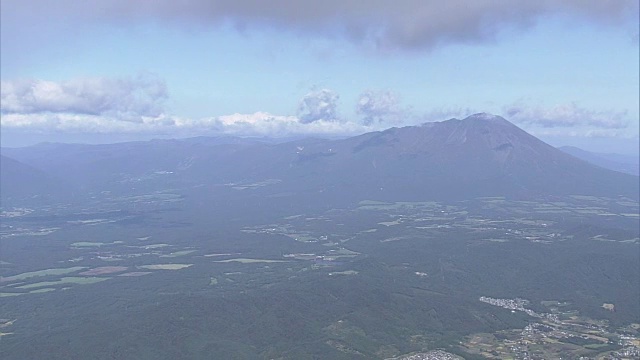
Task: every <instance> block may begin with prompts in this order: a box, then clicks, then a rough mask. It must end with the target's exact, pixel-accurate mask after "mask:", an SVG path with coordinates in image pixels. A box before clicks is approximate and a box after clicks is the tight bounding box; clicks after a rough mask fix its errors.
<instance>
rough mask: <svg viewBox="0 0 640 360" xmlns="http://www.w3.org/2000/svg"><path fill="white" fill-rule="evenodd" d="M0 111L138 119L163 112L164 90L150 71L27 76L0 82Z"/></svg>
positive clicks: (165, 93)
mask: <svg viewBox="0 0 640 360" xmlns="http://www.w3.org/2000/svg"><path fill="white" fill-rule="evenodd" d="M0 90H1V91H0V93H1V95H0V97H1V98H0V100H1V103H2V106H1V108H0V109H1V111H2V114H15V113H18V114H38V113H72V114H77V115H103V116H110V117H116V118H118V119H121V120H125V119H126V120H128V121H142V120H141V118H142V117H157V116H160V115H161V114H162V113H163V112H164V103H165V100H166V99H167V98H168V91H167V87H166V84H165V83H164V81H162V80H160V79H159V78H157V77H154V76H151V75H146V76H143V75H140V76H138V77H135V78H122V79H113V78H81V79H74V80H70V81H65V82H53V81H45V80H36V79H27V80H14V81H2V82H1V83H0Z"/></svg>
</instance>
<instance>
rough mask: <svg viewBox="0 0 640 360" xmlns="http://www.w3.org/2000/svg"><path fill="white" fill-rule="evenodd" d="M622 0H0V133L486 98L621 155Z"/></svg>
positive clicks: (537, 129) (99, 133) (321, 121)
mask: <svg viewBox="0 0 640 360" xmlns="http://www.w3.org/2000/svg"><path fill="white" fill-rule="evenodd" d="M638 4H639V2H638V1H637V0H537V1H512V0H468V1H463V0H448V1H441V0H394V1H391V0H388V1H386V0H369V1H360V0H324V1H304V0H272V1H264V0H245V1H242V0H208V1H205V0H184V1H173V0H139V1H129V0H110V1H106V0H104V1H98V0H57V1H49V0H2V2H0V6H1V9H0V10H1V15H0V16H1V18H0V40H1V42H0V80H1V102H0V116H1V118H0V120H1V121H0V130H1V140H2V146H26V145H30V144H34V143H38V142H43V141H49V142H83V143H106V142H117V141H129V140H145V139H152V138H182V137H190V136H201V135H206V136H219V135H237V136H259V137H262V136H269V137H295V136H328V137H329V136H330V137H336V136H350V135H356V134H360V133H364V132H368V131H377V130H382V129H386V128H389V127H394V126H409V125H416V124H421V123H425V122H431V121H443V120H447V119H451V118H464V117H466V116H468V115H471V114H474V113H478V112H487V113H491V114H495V115H499V116H503V117H504V118H506V119H507V120H509V121H511V122H513V123H514V124H516V125H518V126H519V127H521V128H523V129H524V130H526V131H528V132H529V133H531V134H533V135H535V136H537V137H539V138H541V139H542V140H544V141H546V142H548V143H550V144H551V145H554V146H562V145H571V146H578V147H580V148H583V149H585V150H590V151H596V152H608V153H623V154H637V153H638V142H639V140H638V134H639V123H640V120H639V119H640V115H639V108H640V104H639V100H638V99H639V98H640V93H639V92H640V90H639V89H640V83H639V79H640V74H639V70H638V68H639V65H638V64H639V62H640V59H639V49H640V47H639V44H638V43H639V39H638V38H639V31H638V28H639V19H638V12H639V9H638V7H639V5H638Z"/></svg>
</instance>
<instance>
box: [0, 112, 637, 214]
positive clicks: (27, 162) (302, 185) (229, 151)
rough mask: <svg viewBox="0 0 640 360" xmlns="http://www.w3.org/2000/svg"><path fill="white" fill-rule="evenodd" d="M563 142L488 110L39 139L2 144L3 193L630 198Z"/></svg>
mask: <svg viewBox="0 0 640 360" xmlns="http://www.w3.org/2000/svg"><path fill="white" fill-rule="evenodd" d="M563 150H564V151H561V150H558V149H556V148H554V147H552V146H550V145H548V144H546V143H544V142H542V141H540V140H539V139H537V138H535V137H534V136H532V135H530V134H528V133H526V132H525V131H523V130H521V129H520V128H518V127H517V126H515V125H513V124H512V123H510V122H508V121H507V120H505V119H503V118H501V117H498V116H493V115H489V114H476V115H472V116H470V117H468V118H465V119H463V120H458V119H451V120H447V121H442V122H436V123H428V124H424V125H421V126H409V127H402V128H391V129H388V130H385V131H380V132H372V133H367V134H363V135H360V136H355V137H351V138H347V139H341V140H323V139H303V140H295V141H290V142H285V143H270V142H265V141H263V140H256V139H241V138H234V137H220V138H202V137H201V138H193V139H185V140H153V141H148V142H130V143H118V144H108V145H77V144H74V145H70V144H40V145H35V146H30V147H25V148H3V149H2V154H3V156H4V157H3V158H2V163H3V167H2V173H3V176H2V198H3V200H5V201H6V200H8V199H12V200H16V199H17V198H22V197H24V196H25V193H27V194H42V193H43V192H45V193H55V192H57V191H58V189H60V187H59V186H51V185H50V182H52V181H54V182H55V183H56V184H58V183H59V184H64V185H65V187H66V188H70V189H73V191H72V193H73V194H74V195H75V196H77V195H79V194H80V195H81V194H85V193H89V192H100V191H113V192H119V193H127V192H128V191H133V190H132V189H136V191H142V190H147V191H154V190H159V189H166V188H168V187H170V188H183V189H186V188H188V189H190V191H192V192H197V191H205V190H203V189H211V187H212V186H219V187H223V186H229V184H231V185H234V184H235V187H236V188H243V189H248V190H249V191H251V194H252V196H265V197H269V198H275V197H290V198H297V199H301V200H300V201H310V202H314V201H315V202H324V203H340V202H345V201H357V200H362V199H380V200H396V201H397V200H414V201H415V200H429V199H438V200H441V199H467V198H472V197H478V196H507V197H518V198H526V197H540V196H553V195H567V194H584V195H604V196H627V197H630V198H633V199H638V192H639V191H638V177H637V176H632V175H629V174H623V173H620V172H617V171H611V170H608V169H604V168H603V167H599V166H595V165H593V164H590V163H587V162H585V161H583V160H580V159H578V158H577V157H576V156H572V155H570V154H568V153H567V152H570V151H571V150H569V151H568V150H567V149H566V148H565V149H563ZM577 156H579V155H577ZM581 157H583V158H584V156H581ZM9 158H11V159H13V160H11V159H9ZM53 179H55V180H53ZM18 183H19V184H21V185H20V189H19V191H18V190H16V188H17V187H16V185H17V184H18ZM25 189H28V190H25ZM43 189H44V190H43ZM198 189H201V190H198ZM302 199H303V200H302Z"/></svg>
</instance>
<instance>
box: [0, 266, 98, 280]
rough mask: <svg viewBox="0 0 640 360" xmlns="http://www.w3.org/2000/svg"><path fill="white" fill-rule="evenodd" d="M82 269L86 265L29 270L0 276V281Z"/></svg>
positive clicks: (66, 272) (63, 273) (60, 273)
mask: <svg viewBox="0 0 640 360" xmlns="http://www.w3.org/2000/svg"><path fill="white" fill-rule="evenodd" d="M82 269H86V267H84V266H74V267H70V268H57V269H45V270H38V271H31V272H26V273H22V274H18V275H13V276H7V277H0V282H9V281H19V280H25V279H29V278H32V277H39V276H51V275H54V276H55V275H66V274H69V273H72V272H76V271H80V270H82Z"/></svg>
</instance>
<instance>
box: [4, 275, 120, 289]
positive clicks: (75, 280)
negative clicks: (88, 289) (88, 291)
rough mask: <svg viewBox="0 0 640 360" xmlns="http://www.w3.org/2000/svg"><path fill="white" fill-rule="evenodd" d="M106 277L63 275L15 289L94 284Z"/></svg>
mask: <svg viewBox="0 0 640 360" xmlns="http://www.w3.org/2000/svg"><path fill="white" fill-rule="evenodd" d="M109 279H110V278H107V277H104V278H102V277H77V276H70V277H63V278H62V279H60V280H55V281H43V282H38V283H33V284H27V285H22V286H17V287H16V288H17V289H33V288H41V287H49V286H57V285H62V284H76V285H87V284H95V283H98V282H101V281H105V280H109Z"/></svg>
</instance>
